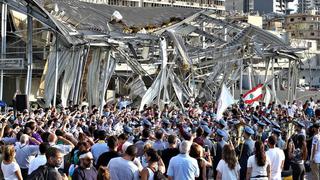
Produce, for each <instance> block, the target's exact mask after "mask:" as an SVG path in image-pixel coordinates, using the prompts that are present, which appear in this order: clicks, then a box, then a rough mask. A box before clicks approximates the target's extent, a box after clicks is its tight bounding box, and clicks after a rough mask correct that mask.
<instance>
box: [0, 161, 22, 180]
mask: <svg viewBox="0 0 320 180" xmlns="http://www.w3.org/2000/svg"><path fill="white" fill-rule="evenodd" d="M19 169H20V167H19V165H18V163H16V162H12V163H10V164H4V163H3V161H2V163H1V170H2V172H3V177H4V179H5V180H18V177H17V175H16V173H15V172H16V171H18V170H19Z"/></svg>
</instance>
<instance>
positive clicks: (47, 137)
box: [0, 99, 320, 180]
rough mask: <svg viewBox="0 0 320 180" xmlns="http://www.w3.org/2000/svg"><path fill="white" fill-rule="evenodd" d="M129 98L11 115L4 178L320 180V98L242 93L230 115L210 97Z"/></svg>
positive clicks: (2, 131)
mask: <svg viewBox="0 0 320 180" xmlns="http://www.w3.org/2000/svg"><path fill="white" fill-rule="evenodd" d="M128 102H129V101H126V102H122V101H121V100H119V102H117V103H113V104H112V103H110V104H106V105H105V106H103V109H102V110H100V109H99V108H98V107H96V106H94V105H93V106H91V107H88V106H86V105H82V106H79V105H72V106H69V107H61V108H47V109H42V108H39V109H36V110H30V111H29V110H24V111H23V112H15V111H13V110H10V111H8V112H7V113H4V114H3V115H1V117H0V119H1V122H0V138H1V139H0V145H1V147H2V148H1V151H2V155H1V156H0V160H1V173H0V178H1V179H6V180H7V179H8V180H9V179H10V180H16V179H17V180H22V179H37V180H42V179H43V180H44V179H49V180H60V179H72V180H96V179H98V180H108V179H111V180H131V179H134V180H135V179H141V180H153V179H161V180H162V179H170V180H171V179H172V180H192V179H201V180H204V179H216V180H239V179H240V180H251V179H252V180H281V179H294V180H295V179H297V180H303V179H304V177H305V175H306V172H309V171H311V173H310V174H311V177H310V176H309V178H310V179H312V180H318V179H320V178H319V171H320V147H319V146H320V130H319V129H320V123H319V121H318V120H319V117H320V101H318V102H314V101H313V99H310V100H307V101H306V102H305V103H301V102H296V101H294V102H291V103H285V104H282V105H277V104H275V103H271V104H268V105H266V104H264V103H262V102H261V103H260V104H259V105H255V106H252V105H247V104H244V102H243V101H241V100H240V101H239V102H238V103H237V104H234V105H232V106H231V107H229V108H228V109H227V110H226V111H225V112H224V115H223V118H222V119H216V109H217V105H216V103H215V102H210V101H208V102H202V103H201V102H196V101H187V102H186V103H185V104H184V107H181V108H177V107H175V106H170V105H164V107H163V108H161V109H160V108H159V107H158V106H157V105H151V106H147V105H145V106H144V108H143V109H142V110H139V109H137V108H135V107H134V106H131V105H130V103H128ZM101 112H102V113H101Z"/></svg>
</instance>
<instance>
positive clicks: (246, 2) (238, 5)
mask: <svg viewBox="0 0 320 180" xmlns="http://www.w3.org/2000/svg"><path fill="white" fill-rule="evenodd" d="M225 8H226V11H233V12H243V13H248V12H252V11H253V10H254V0H226V1H225Z"/></svg>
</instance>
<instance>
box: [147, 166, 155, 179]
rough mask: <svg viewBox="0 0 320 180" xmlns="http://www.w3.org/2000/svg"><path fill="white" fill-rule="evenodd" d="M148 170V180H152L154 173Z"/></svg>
mask: <svg viewBox="0 0 320 180" xmlns="http://www.w3.org/2000/svg"><path fill="white" fill-rule="evenodd" d="M147 169H148V173H149V175H148V180H153V179H154V172H153V171H152V170H151V169H150V168H147Z"/></svg>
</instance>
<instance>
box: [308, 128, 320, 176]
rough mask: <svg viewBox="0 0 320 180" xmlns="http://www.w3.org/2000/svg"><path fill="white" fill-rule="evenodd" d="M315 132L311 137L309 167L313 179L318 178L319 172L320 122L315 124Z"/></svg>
mask: <svg viewBox="0 0 320 180" xmlns="http://www.w3.org/2000/svg"><path fill="white" fill-rule="evenodd" d="M314 127H315V129H316V134H315V135H314V137H313V139H312V148H311V157H310V161H311V169H312V176H313V179H316V180H319V179H320V176H319V172H320V124H319V123H316V124H315V126H314Z"/></svg>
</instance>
